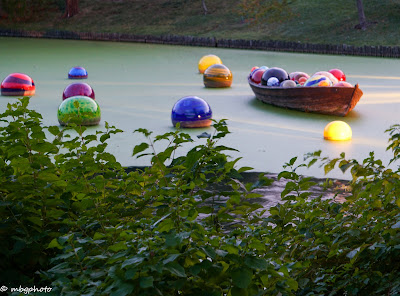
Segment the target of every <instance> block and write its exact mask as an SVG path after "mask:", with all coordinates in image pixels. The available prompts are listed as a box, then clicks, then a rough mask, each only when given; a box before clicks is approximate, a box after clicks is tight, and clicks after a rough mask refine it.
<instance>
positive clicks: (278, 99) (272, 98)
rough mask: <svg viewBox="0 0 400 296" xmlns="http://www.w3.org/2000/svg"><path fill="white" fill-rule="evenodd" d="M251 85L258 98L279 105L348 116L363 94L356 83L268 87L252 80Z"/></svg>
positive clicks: (304, 110)
mask: <svg viewBox="0 0 400 296" xmlns="http://www.w3.org/2000/svg"><path fill="white" fill-rule="evenodd" d="M248 82H249V85H250V87H251V89H252V90H253V92H254V94H255V95H256V98H257V99H259V100H260V101H262V102H264V103H267V104H271V105H274V106H278V107H283V108H288V109H294V110H299V111H303V112H311V113H320V114H326V115H335V116H346V115H347V114H348V113H349V112H350V111H351V110H353V109H354V107H355V106H356V105H357V103H358V101H359V100H360V99H361V96H362V95H363V92H362V90H361V89H360V88H359V87H358V84H356V85H355V86H354V87H332V86H331V87H292V88H281V87H268V86H265V85H260V84H256V83H254V82H252V81H251V80H250V79H248Z"/></svg>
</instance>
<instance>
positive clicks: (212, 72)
mask: <svg viewBox="0 0 400 296" xmlns="http://www.w3.org/2000/svg"><path fill="white" fill-rule="evenodd" d="M203 82H204V86H205V87H230V86H231V85H232V72H231V70H229V69H228V67H227V66H225V65H222V64H214V65H211V66H210V67H208V68H207V69H206V70H205V71H204V76H203Z"/></svg>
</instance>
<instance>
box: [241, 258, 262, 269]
mask: <svg viewBox="0 0 400 296" xmlns="http://www.w3.org/2000/svg"><path fill="white" fill-rule="evenodd" d="M244 264H246V265H247V266H248V267H250V268H252V269H261V270H265V269H267V266H268V264H267V260H265V259H264V258H259V257H254V256H250V255H247V256H246V257H245V258H244Z"/></svg>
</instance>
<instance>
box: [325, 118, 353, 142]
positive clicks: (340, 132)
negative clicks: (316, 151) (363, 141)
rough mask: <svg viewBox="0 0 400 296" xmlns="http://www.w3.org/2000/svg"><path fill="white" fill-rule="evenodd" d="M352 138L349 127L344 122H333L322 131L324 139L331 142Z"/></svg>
mask: <svg viewBox="0 0 400 296" xmlns="http://www.w3.org/2000/svg"><path fill="white" fill-rule="evenodd" d="M351 136H352V132H351V127H350V126H349V125H348V124H347V123H346V122H344V121H340V120H335V121H332V122H330V123H328V124H327V125H326V126H325V129H324V139H325V140H331V141H347V140H350V139H351Z"/></svg>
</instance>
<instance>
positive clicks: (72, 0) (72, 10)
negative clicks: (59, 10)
mask: <svg viewBox="0 0 400 296" xmlns="http://www.w3.org/2000/svg"><path fill="white" fill-rule="evenodd" d="M78 2H79V0H65V14H64V17H73V16H74V15H75V14H78Z"/></svg>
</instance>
